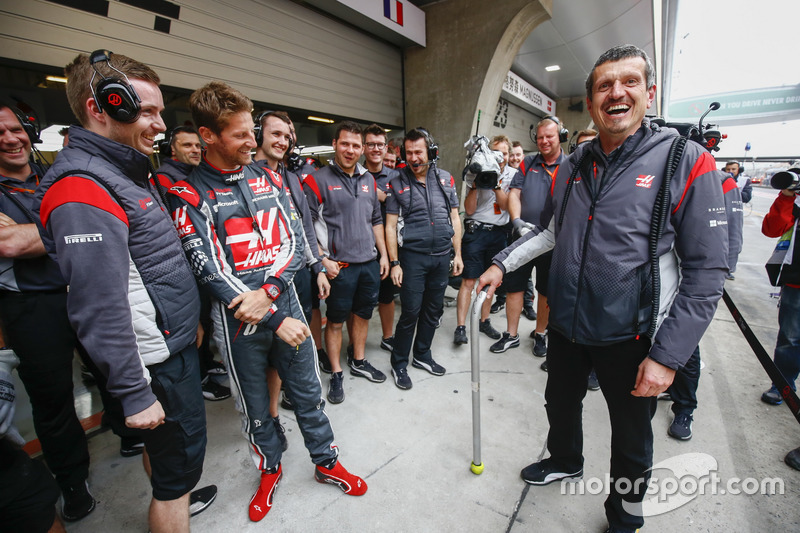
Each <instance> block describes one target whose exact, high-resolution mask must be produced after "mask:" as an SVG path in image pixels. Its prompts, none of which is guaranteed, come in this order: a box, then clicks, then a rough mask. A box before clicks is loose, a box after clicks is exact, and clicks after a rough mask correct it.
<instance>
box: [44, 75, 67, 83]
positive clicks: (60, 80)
mask: <svg viewBox="0 0 800 533" xmlns="http://www.w3.org/2000/svg"><path fill="white" fill-rule="evenodd" d="M45 79H46V80H47V81H55V82H57V83H67V78H65V77H64V76H47V77H46V78H45Z"/></svg>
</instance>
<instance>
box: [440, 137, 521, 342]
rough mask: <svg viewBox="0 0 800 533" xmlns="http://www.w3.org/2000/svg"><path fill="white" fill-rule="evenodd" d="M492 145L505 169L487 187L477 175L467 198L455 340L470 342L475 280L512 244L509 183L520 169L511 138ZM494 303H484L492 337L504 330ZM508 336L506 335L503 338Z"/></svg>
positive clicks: (484, 325)
mask: <svg viewBox="0 0 800 533" xmlns="http://www.w3.org/2000/svg"><path fill="white" fill-rule="evenodd" d="M489 147H490V148H491V149H492V150H497V151H499V152H501V153H502V154H503V162H502V163H501V164H500V170H501V173H500V175H499V176H498V178H497V184H496V185H495V186H494V188H492V189H483V188H481V187H480V183H478V181H479V180H478V179H476V180H475V182H473V183H472V185H471V186H469V191H468V192H467V197H466V198H465V199H464V211H465V212H466V215H467V216H466V218H465V220H464V229H465V233H464V238H463V243H462V249H463V258H464V273H463V276H462V279H461V287H460V288H459V289H458V302H457V306H458V307H457V308H456V311H457V315H458V326H457V327H456V331H455V333H454V334H453V343H455V344H467V328H466V323H467V312H468V311H469V303H470V295H471V294H472V289H474V288H475V280H476V279H478V276H480V275H481V273H482V272H483V271H484V270H486V269H487V268H489V266H490V265H491V264H492V257H494V256H495V255H496V254H497V253H498V252H500V250H502V249H503V248H505V247H506V246H507V245H508V238H507V231H506V225H507V224H508V187H509V185H510V184H511V180H512V179H513V177H514V176H515V175H516V174H517V173H518V172H517V170H516V169H515V168H513V167H511V166H509V165H508V155H509V152H510V150H511V141H509V140H508V137H506V136H505V135H498V136H497V137H494V138H493V139H492V141H491V143H490V144H489ZM491 303H492V301H491V299H490V298H487V299H486V301H485V302H484V303H483V308H482V309H481V320H480V331H481V333H485V334H486V335H488V336H489V338H492V339H495V340H498V339H500V337H501V335H500V332H499V331H497V330H496V329H494V328H493V327H492V324H491V322H489V308H490V307H491ZM506 340H507V339H502V340H501V341H499V342H503V341H506ZM513 340H515V341H516V344H514V346H519V338H516V339H512V340H509V341H508V342H512V341H513ZM509 347H510V346H509ZM507 349H508V348H506V350H507ZM502 351H505V350H502Z"/></svg>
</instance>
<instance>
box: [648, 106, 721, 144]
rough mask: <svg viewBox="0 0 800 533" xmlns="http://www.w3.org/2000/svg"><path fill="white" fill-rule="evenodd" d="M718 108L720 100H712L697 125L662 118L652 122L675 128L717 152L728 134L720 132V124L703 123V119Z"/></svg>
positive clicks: (683, 134)
mask: <svg viewBox="0 0 800 533" xmlns="http://www.w3.org/2000/svg"><path fill="white" fill-rule="evenodd" d="M717 109H719V102H711V104H709V106H708V109H707V110H706V112H705V113H703V115H702V116H701V117H700V120H699V121H698V123H697V125H694V124H691V123H689V122H667V121H665V120H664V119H662V118H657V119H654V120H653V121H652V122H653V124H658V125H659V126H661V127H667V128H674V129H676V130H678V133H680V134H681V135H682V136H683V137H686V138H687V139H689V140H691V141H694V142H696V143H697V144H699V145H700V146H702V147H703V148H705V149H706V150H708V151H709V152H717V151H719V143H721V142H722V139H724V138H725V137H726V135H723V134H721V133H720V132H719V129H717V128H718V126H715V125H713V124H707V125H705V126H704V125H703V119H704V118H706V115H708V114H709V113H710V112H712V111H716V110H717Z"/></svg>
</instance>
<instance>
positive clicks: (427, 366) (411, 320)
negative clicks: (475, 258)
mask: <svg viewBox="0 0 800 533" xmlns="http://www.w3.org/2000/svg"><path fill="white" fill-rule="evenodd" d="M402 151H403V154H402V157H403V160H404V161H405V162H406V164H407V166H406V167H405V168H403V169H401V170H400V171H399V173H398V175H396V176H395V177H393V178H392V179H391V180H390V181H389V188H388V193H387V195H388V196H387V199H386V245H387V250H388V252H389V259H390V261H391V263H390V264H391V267H392V269H391V277H392V282H393V283H394V284H395V285H397V286H398V287H400V303H401V305H402V309H401V313H400V319H399V320H398V321H397V327H396V329H395V332H394V343H393V345H392V375H393V376H394V382H395V385H397V386H398V387H399V388H401V389H403V390H408V389H410V388H411V386H412V382H411V378H410V377H409V376H408V371H407V370H406V369H407V367H408V359H409V352H411V350H412V341H413V353H414V361H413V362H412V363H411V366H413V367H414V368H419V369H422V370H425V371H427V372H428V373H429V374H432V375H434V376H443V375H444V373H445V369H444V367H442V366H441V365H439V364H438V363H437V362H436V361H434V360H433V356H432V354H431V343H432V342H433V335H434V333H436V327H437V325H438V323H439V319H440V318H441V316H442V309H443V308H444V293H445V290H446V289H447V280H448V278H449V276H450V253H451V252H454V253H455V257H454V258H453V275H454V276H458V275H459V274H461V270H462V269H463V263H462V261H461V221H460V219H459V217H458V195H457V194H456V190H455V180H454V179H453V176H451V175H450V174H449V173H448V172H446V171H444V170H440V169H438V168H437V167H436V159H438V157H439V148H438V147H437V146H436V143H435V142H434V140H433V138H432V137H431V135H430V134H429V133H428V131H427V130H425V129H423V128H415V129H413V130H410V131H409V132H408V133H406V136H405V138H404V139H403V145H402ZM415 331H416V338H415V336H414V333H415Z"/></svg>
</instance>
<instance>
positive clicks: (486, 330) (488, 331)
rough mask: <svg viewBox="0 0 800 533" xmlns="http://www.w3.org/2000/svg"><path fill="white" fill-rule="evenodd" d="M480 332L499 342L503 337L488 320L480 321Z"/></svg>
mask: <svg viewBox="0 0 800 533" xmlns="http://www.w3.org/2000/svg"><path fill="white" fill-rule="evenodd" d="M478 331H480V332H481V333H483V334H484V335H486V336H487V337H489V338H490V339H494V340H497V339H499V338H500V337H502V335H500V332H499V331H497V330H496V329H494V328H493V327H492V322H491V321H490V320H489V319H488V318H487V319H486V320H481V321H480V325H479V326H478Z"/></svg>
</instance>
